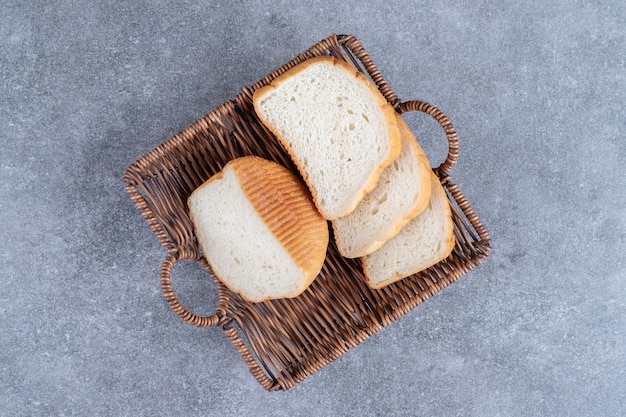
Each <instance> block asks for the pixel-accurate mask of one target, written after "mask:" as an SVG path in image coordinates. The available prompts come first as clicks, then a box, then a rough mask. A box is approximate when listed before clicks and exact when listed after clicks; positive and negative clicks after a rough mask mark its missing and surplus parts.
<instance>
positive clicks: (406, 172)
mask: <svg viewBox="0 0 626 417" xmlns="http://www.w3.org/2000/svg"><path fill="white" fill-rule="evenodd" d="M396 118H397V119H398V125H399V126H400V132H401V136H402V152H401V153H400V157H398V159H396V160H395V161H393V163H392V164H391V165H390V166H389V167H387V168H385V170H384V171H383V172H382V174H381V175H380V179H379V180H378V184H377V185H376V188H374V190H372V191H371V192H370V193H369V194H367V195H366V196H365V197H364V198H363V200H361V202H360V203H359V205H358V206H357V207H356V209H355V210H354V211H353V212H352V213H350V214H348V215H347V216H344V217H340V218H338V219H335V220H333V222H332V225H333V230H334V232H335V233H334V234H335V241H336V243H337V248H338V249H339V253H341V255H342V256H345V257H346V258H359V257H362V256H365V255H368V254H370V253H372V252H374V251H375V250H377V249H378V248H380V247H381V246H382V245H383V244H384V243H385V242H386V241H387V240H389V239H390V238H392V237H393V236H395V235H396V234H397V233H398V232H399V231H400V230H401V229H402V227H403V226H404V225H405V224H407V223H408V222H409V220H411V219H412V218H414V217H415V216H417V215H418V214H420V213H421V212H422V211H423V210H424V209H425V208H426V206H427V205H428V201H429V197H430V188H431V184H430V183H431V180H430V175H431V173H432V171H431V169H430V163H429V162H428V159H427V158H426V155H425V154H424V151H423V150H422V148H421V147H420V146H419V144H418V143H417V141H416V140H415V137H414V136H413V133H412V132H411V130H410V129H409V127H408V126H407V125H406V123H405V122H404V120H403V119H402V116H400V115H399V114H398V115H397V116H396Z"/></svg>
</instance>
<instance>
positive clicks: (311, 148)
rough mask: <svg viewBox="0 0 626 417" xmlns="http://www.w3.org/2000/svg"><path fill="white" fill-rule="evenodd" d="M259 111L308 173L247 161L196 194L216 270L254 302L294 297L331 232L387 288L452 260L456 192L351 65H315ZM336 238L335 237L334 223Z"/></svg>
mask: <svg viewBox="0 0 626 417" xmlns="http://www.w3.org/2000/svg"><path fill="white" fill-rule="evenodd" d="M253 103H254V109H255V111H256V113H257V116H258V117H259V119H260V120H261V122H262V123H263V124H264V125H265V126H266V127H267V128H268V129H269V130H270V131H272V132H273V133H274V135H275V136H276V137H277V139H278V140H279V142H280V143H281V145H282V146H283V148H284V149H285V150H286V152H287V153H288V154H289V155H290V156H291V158H292V160H293V162H294V164H295V166H296V167H297V168H298V171H299V173H300V176H301V178H302V179H303V180H304V184H302V183H301V181H300V179H299V178H298V177H296V176H295V175H294V174H293V173H291V172H290V171H288V170H287V169H286V168H283V167H282V166H280V165H278V164H276V163H273V162H270V161H266V160H263V159H261V158H257V157H245V158H238V159H236V160H234V161H231V163H229V164H227V165H226V167H225V168H224V170H223V171H222V172H221V173H219V174H217V175H215V176H214V177H212V178H211V179H209V181H207V183H205V184H204V185H202V186H201V187H200V188H198V189H197V190H196V191H194V193H193V194H192V195H191V196H190V198H189V208H190V214H191V218H192V221H193V223H194V226H195V230H196V236H197V238H198V241H199V244H200V246H201V247H202V250H203V254H204V256H205V257H206V258H207V261H208V262H209V263H210V264H211V266H212V267H213V270H214V272H215V274H216V275H217V277H218V278H220V280H222V281H223V282H224V283H225V285H226V286H227V287H229V288H230V289H231V290H232V291H234V292H236V293H239V294H240V295H241V296H242V297H243V298H245V299H247V300H248V301H252V302H258V301H263V300H266V299H271V298H284V297H294V296H297V295H299V294H300V293H302V292H303V291H304V290H305V289H306V288H307V287H308V286H309V285H310V283H311V282H312V281H313V280H314V279H315V277H316V276H317V274H319V272H320V270H321V268H322V266H323V263H324V259H325V255H326V250H327V246H328V240H329V239H330V236H332V237H333V238H334V239H335V242H336V245H337V248H338V250H339V252H340V254H341V255H342V256H344V257H347V258H360V259H361V262H362V265H363V271H364V274H365V277H366V279H367V284H368V285H369V286H370V287H372V288H381V287H384V286H387V285H389V284H391V283H393V282H396V281H398V280H400V279H402V278H404V277H407V276H409V275H412V274H414V273H417V272H419V271H421V270H424V269H426V268H428V267H430V266H432V265H434V264H436V263H437V262H439V261H441V260H442V259H444V258H446V257H447V256H448V255H449V254H450V252H451V251H452V248H453V246H454V235H453V223H452V217H451V211H450V206H449V203H448V199H447V196H446V193H445V191H444V189H443V187H442V185H441V183H440V182H439V179H438V177H437V176H436V175H435V174H434V173H433V172H432V170H431V168H430V164H429V161H428V159H427V157H426V155H425V154H424V151H423V150H422V148H421V147H420V146H419V144H418V142H417V140H416V139H415V137H414V136H413V134H412V132H411V130H410V129H409V127H408V126H407V125H406V123H405V122H404V120H403V118H402V116H400V115H399V114H398V113H397V112H396V111H395V110H394V109H393V107H392V106H391V105H390V104H389V103H388V102H387V101H386V100H385V98H384V97H383V96H382V94H381V93H380V92H379V91H378V89H377V88H376V86H375V85H374V84H373V83H372V82H371V81H370V80H369V79H368V78H367V77H366V76H365V75H364V74H363V73H361V72H358V71H356V70H355V69H354V68H353V67H352V66H351V65H349V64H348V63H346V62H344V61H341V60H337V59H335V58H332V57H330V56H324V57H317V58H312V59H309V60H307V61H305V62H304V63H302V64H299V65H298V66H296V67H294V68H292V69H291V70H289V71H287V72H286V73H284V74H282V75H281V76H279V77H278V78H276V79H274V80H273V81H272V82H271V83H270V84H269V85H267V86H265V87H262V88H260V89H258V90H257V91H255V93H254V96H253ZM329 223H330V227H332V230H333V233H332V234H329V231H328V228H329Z"/></svg>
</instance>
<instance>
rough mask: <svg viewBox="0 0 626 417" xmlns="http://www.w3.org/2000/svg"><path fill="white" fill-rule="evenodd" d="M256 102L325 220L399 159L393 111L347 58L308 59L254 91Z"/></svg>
mask: <svg viewBox="0 0 626 417" xmlns="http://www.w3.org/2000/svg"><path fill="white" fill-rule="evenodd" d="M253 102H254V109H255V111H256V113H257V115H258V117H259V118H260V120H261V121H262V122H263V124H264V125H265V126H267V128H268V129H269V130H271V131H272V132H273V133H274V134H275V136H276V137H277V138H278V140H279V141H280V142H281V144H282V145H283V147H284V148H285V150H286V151H287V152H288V153H289V155H290V156H291V158H292V159H293V161H294V163H295V164H296V166H297V167H298V169H299V171H300V173H301V175H302V177H303V178H304V180H305V182H306V183H307V185H308V186H309V189H310V190H311V193H312V194H313V199H314V201H315V204H316V205H317V207H318V209H319V211H320V212H321V213H322V215H323V216H324V217H326V218H327V219H336V218H338V217H341V216H345V215H346V214H348V213H350V212H351V211H352V210H354V208H355V207H356V206H357V204H358V203H359V201H360V200H361V199H362V198H363V196H364V195H365V194H366V193H367V192H369V191H371V190H372V189H373V188H374V186H375V185H376V183H377V181H378V178H379V176H380V173H381V172H382V170H383V169H384V168H385V167H387V166H388V165H390V164H391V163H392V162H393V161H394V160H395V159H396V158H397V157H398V155H399V154H400V131H399V129H398V126H397V122H396V119H395V114H396V113H395V110H394V109H393V107H392V106H391V105H389V103H387V101H386V100H385V98H384V97H383V96H382V94H381V93H380V92H379V91H378V89H377V88H376V86H375V85H374V84H373V83H372V82H371V81H370V80H369V79H368V78H367V77H366V76H365V75H364V74H363V73H361V72H357V71H356V70H355V69H354V68H353V67H352V66H351V65H349V64H348V63H346V62H344V61H341V60H337V59H335V58H332V57H329V56H323V57H316V58H312V59H309V60H307V61H305V62H303V63H301V64H299V65H297V66H296V67H294V68H292V69H291V70H289V71H287V72H286V73H284V74H282V75H281V76H279V77H278V78H276V79H275V80H273V81H272V83H271V84H269V85H267V86H265V87H262V88H260V89H258V90H257V91H255V92H254V96H253Z"/></svg>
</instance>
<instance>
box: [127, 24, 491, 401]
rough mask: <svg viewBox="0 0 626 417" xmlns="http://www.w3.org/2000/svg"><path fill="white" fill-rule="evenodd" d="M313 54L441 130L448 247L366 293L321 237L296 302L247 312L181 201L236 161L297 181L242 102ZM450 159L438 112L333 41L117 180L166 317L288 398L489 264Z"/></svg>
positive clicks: (449, 132)
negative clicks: (207, 291)
mask: <svg viewBox="0 0 626 417" xmlns="http://www.w3.org/2000/svg"><path fill="white" fill-rule="evenodd" d="M320 55H331V56H334V57H336V58H338V59H341V60H344V61H346V62H348V63H350V64H351V65H353V66H354V67H355V68H356V69H357V70H359V71H362V72H364V73H365V74H368V75H369V77H370V79H371V80H372V81H373V82H374V83H375V84H376V85H377V86H378V89H379V90H380V92H381V93H382V94H383V96H384V97H385V98H386V99H387V101H388V102H389V103H390V104H391V105H392V106H393V107H394V108H395V109H396V111H397V112H398V113H404V112H407V111H419V112H424V113H426V114H428V115H430V116H431V117H433V118H434V119H435V120H436V121H437V122H438V123H439V124H440V125H441V127H442V128H443V130H444V132H445V134H446V137H447V139H448V155H447V158H446V160H445V161H444V162H443V163H442V164H441V165H439V166H438V167H437V168H434V172H435V173H436V174H437V175H438V176H439V178H440V180H441V183H442V184H443V185H444V188H445V189H446V192H447V195H448V199H449V201H450V206H451V208H452V217H453V221H454V237H455V240H456V243H455V247H454V249H453V251H452V253H451V255H450V256H449V257H448V258H447V259H445V260H443V261H441V262H439V263H438V264H436V265H434V266H432V267H431V268H429V269H427V270H425V271H422V272H420V273H418V274H415V275H412V276H410V277H407V278H405V279H403V280H401V281H399V282H396V283H394V284H391V285H389V286H387V287H385V288H382V289H378V290H374V289H371V288H370V287H368V285H367V284H366V281H365V279H364V275H363V270H362V268H361V264H360V261H359V260H355V259H346V258H343V257H342V256H341V255H339V253H338V251H337V248H336V246H335V245H334V243H333V239H332V236H331V239H330V243H329V248H328V253H327V257H326V260H325V263H324V266H323V268H322V271H321V273H320V274H319V276H318V277H317V279H316V280H315V281H314V282H313V284H311V286H310V287H309V288H308V289H307V290H306V291H305V292H304V293H302V294H301V295H299V296H297V297H295V298H291V299H281V300H270V301H265V302H262V303H250V302H247V301H245V300H243V299H242V298H241V297H239V296H238V295H236V294H234V293H232V292H230V291H229V290H228V289H227V288H226V287H225V286H224V285H223V284H222V283H221V282H220V281H219V280H217V279H216V278H215V276H214V275H213V273H212V272H211V268H210V266H209V265H208V264H207V262H206V260H205V259H204V258H203V257H202V253H201V251H200V249H199V247H198V244H197V241H196V239H195V236H194V232H193V224H192V222H191V220H190V217H189V212H188V208H187V198H188V197H189V195H190V194H191V193H192V192H193V191H194V190H195V189H196V188H197V187H198V186H200V185H201V184H202V183H204V182H205V181H206V180H207V179H208V178H210V177H211V176H212V175H213V174H215V173H217V172H219V171H220V170H221V169H222V167H223V166H224V165H225V164H226V163H227V162H228V161H230V160H231V159H234V158H237V157H241V156H245V155H257V156H260V157H263V158H266V159H270V160H274V161H277V162H279V163H281V164H283V165H284V166H286V167H287V168H289V169H291V170H292V171H293V172H295V173H296V174H297V175H299V174H298V173H297V170H296V169H295V166H294V165H293V163H292V161H291V160H290V158H289V156H288V154H287V153H286V152H285V151H284V150H283V149H282V147H281V146H280V144H279V142H278V141H277V140H276V138H275V137H274V136H273V135H272V134H271V133H270V132H269V131H268V130H267V129H266V128H265V127H264V126H263V124H262V123H261V122H260V121H259V119H258V118H257V116H256V114H255V112H254V108H253V105H252V94H253V93H254V91H255V90H256V89H258V88H260V87H262V86H264V85H267V84H269V83H270V82H271V81H272V80H273V79H274V78H276V77H277V76H279V75H280V74H282V73H284V72H285V71H287V70H288V69H289V68H291V67H293V66H295V65H297V64H299V63H301V62H303V61H305V60H307V59H310V58H312V57H315V56H320ZM458 152H459V146H458V138H457V134H456V132H455V130H454V128H453V126H452V124H451V123H450V121H449V120H448V118H447V117H446V116H445V115H444V114H443V113H442V112H441V111H440V110H439V109H437V108H436V107H434V106H432V105H430V104H428V103H424V102H421V101H407V102H402V101H401V100H399V99H398V97H397V96H396V95H395V93H394V92H393V91H392V90H391V88H390V87H389V85H388V84H387V82H386V81H385V80H384V79H383V77H382V75H381V74H380V72H379V71H378V69H377V68H376V66H375V65H374V63H373V62H372V60H371V59H370V57H369V56H368V54H367V53H366V52H365V50H364V49H363V47H362V46H361V44H360V43H359V41H358V40H357V39H356V38H355V37H354V36H352V35H343V36H338V35H333V36H331V37H329V38H327V39H324V40H322V41H321V42H319V43H317V44H315V45H314V46H312V47H311V48H310V49H308V50H306V51H305V52H303V53H301V54H299V55H297V56H296V57H295V58H294V59H292V60H291V61H289V62H288V63H286V64H285V65H283V66H282V67H280V68H278V69H277V70H276V71H274V72H272V73H271V74H269V75H267V76H266V77H264V78H263V79H261V80H260V81H258V82H257V83H256V84H254V85H252V86H249V87H245V88H244V89H243V90H242V92H241V93H239V94H238V95H237V96H236V97H235V98H234V99H233V100H230V101H227V102H225V103H223V104H222V105H221V106H219V107H217V108H216V109H214V110H213V111H211V112H210V113H208V114H207V115H205V116H204V117H202V118H200V119H199V120H197V121H196V122H194V123H193V124H192V125H190V126H188V127H187V128H186V129H184V130H183V131H182V132H180V133H178V134H177V135H175V136H173V137H172V138H170V139H168V140H167V141H166V142H165V143H163V144H161V145H159V146H158V147H156V148H155V149H153V150H152V151H150V152H149V153H148V154H146V155H144V156H143V157H142V158H141V159H139V160H137V161H136V162H135V163H134V164H132V165H131V166H130V167H129V168H128V169H127V171H126V173H125V175H124V181H125V183H126V191H127V192H128V194H129V195H130V198H131V199H132V201H133V203H134V204H135V205H136V207H137V209H138V210H139V212H140V213H141V215H142V216H143V218H144V219H145V220H146V222H147V223H148V225H149V227H150V228H151V229H152V231H153V232H154V233H155V235H156V236H157V238H158V239H159V240H160V241H161V243H162V245H163V246H165V247H166V248H167V256H166V258H165V261H164V262H163V265H162V267H161V274H160V280H161V286H162V288H163V293H164V296H165V299H166V300H167V302H168V304H169V305H170V307H171V308H172V310H173V311H174V312H175V313H176V314H177V315H178V316H180V317H181V318H182V319H183V320H185V321H187V322H188V323H190V324H193V325H195V326H200V327H210V326H218V327H220V328H221V329H222V330H223V332H224V333H225V334H226V336H227V337H228V339H229V340H230V341H231V342H232V344H233V345H234V347H235V348H236V349H237V351H238V352H239V354H240V355H241V357H242V358H243V360H244V361H245V363H246V364H247V365H248V367H249V369H250V372H251V373H252V375H253V376H254V378H256V380H257V381H258V382H259V383H260V384H261V385H262V386H263V387H264V388H265V389H266V390H268V391H275V390H288V389H289V388H292V387H294V386H295V385H297V384H298V383H299V382H301V381H303V380H304V379H305V378H307V377H308V376H310V375H312V374H314V373H315V372H317V371H318V370H320V369H321V368H323V367H324V366H326V365H327V364H329V363H330V362H332V361H333V360H335V359H336V358H338V357H339V356H341V355H342V354H344V353H345V352H347V351H348V350H350V349H351V348H353V347H355V346H357V345H358V344H360V343H361V342H363V341H364V340H366V339H368V338H369V337H370V336H372V335H374V334H375V333H377V332H378V331H380V330H381V329H382V328H383V327H385V326H387V325H389V324H390V323H392V322H394V321H395V320H397V319H398V318H400V317H402V316H403V315H405V314H406V313H408V312H409V311H411V310H412V309H413V308H415V307H416V306H418V305H419V304H421V303H422V302H423V301H425V300H426V299H428V298H430V297H431V296H433V295H435V294H437V293H438V292H439V291H441V290H442V289H443V288H445V287H446V286H448V285H449V284H451V283H453V282H455V281H457V280H458V279H459V278H460V277H461V276H463V275H464V274H466V273H467V272H468V271H470V270H472V269H474V268H475V267H476V266H477V265H478V264H480V263H481V262H482V261H483V259H485V258H486V257H487V256H488V255H489V252H490V250H491V246H490V243H491V238H490V236H489V233H488V232H487V230H486V229H485V227H484V226H483V225H482V223H481V221H480V220H479V218H478V216H477V215H476V214H475V212H474V210H473V209H472V207H471V206H470V204H469V203H468V201H467V200H466V199H465V197H464V196H463V194H462V193H461V190H460V189H459V187H458V186H456V185H454V184H453V183H452V180H451V177H450V171H451V169H452V167H453V166H454V164H455V163H456V160H457V157H458ZM181 260H193V261H195V262H198V263H199V264H200V265H202V266H203V267H204V268H205V269H206V271H207V274H208V275H209V276H210V277H211V278H212V279H213V280H214V281H215V284H216V288H217V291H218V305H217V308H216V311H215V312H214V314H212V315H210V316H198V315H196V314H194V313H192V312H190V311H188V310H186V309H185V308H184V307H183V306H182V305H181V303H180V302H179V301H178V299H177V298H176V295H175V294H174V291H173V289H172V285H171V281H170V274H171V271H172V267H173V266H174V264H175V263H176V262H178V261H181Z"/></svg>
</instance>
